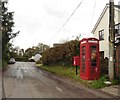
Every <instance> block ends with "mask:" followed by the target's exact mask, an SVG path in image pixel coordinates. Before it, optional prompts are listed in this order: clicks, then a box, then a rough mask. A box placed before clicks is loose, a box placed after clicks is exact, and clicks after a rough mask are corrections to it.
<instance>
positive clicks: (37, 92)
mask: <svg viewBox="0 0 120 100" xmlns="http://www.w3.org/2000/svg"><path fill="white" fill-rule="evenodd" d="M63 81H64V82H63ZM65 82H66V83H65ZM69 83H70V84H69ZM3 86H4V91H3V92H4V93H5V94H4V96H5V97H6V98H110V97H111V96H109V95H106V94H104V93H101V92H96V91H94V90H91V89H86V88H84V87H82V86H78V85H76V84H75V83H74V82H73V83H72V81H71V80H69V79H67V78H64V79H63V78H60V77H57V76H54V75H53V74H50V73H49V74H48V73H47V72H45V71H43V70H40V69H37V68H36V67H35V63H33V62H16V63H15V64H13V65H9V68H8V69H7V70H6V71H5V72H4V74H3Z"/></svg>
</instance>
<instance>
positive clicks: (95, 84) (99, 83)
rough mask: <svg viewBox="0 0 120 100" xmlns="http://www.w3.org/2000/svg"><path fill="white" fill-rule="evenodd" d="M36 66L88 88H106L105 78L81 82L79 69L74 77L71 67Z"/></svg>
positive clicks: (115, 82)
mask: <svg viewBox="0 0 120 100" xmlns="http://www.w3.org/2000/svg"><path fill="white" fill-rule="evenodd" d="M36 66H37V67H38V68H41V69H44V70H46V71H49V72H52V73H55V74H57V75H61V76H65V77H69V78H71V79H74V80H75V81H77V82H80V83H81V84H84V85H85V86H87V87H90V88H95V89H99V88H103V87H105V86H107V85H106V84H105V83H104V82H105V81H107V80H108V77H107V76H105V75H104V76H101V78H100V79H99V80H92V81H89V80H82V79H81V78H80V75H79V74H80V73H79V68H78V74H77V75H76V68H75V67H73V66H60V65H59V66H57V65H56V66H55V65H54V66H43V65H41V64H36ZM113 84H119V83H118V81H117V80H115V81H113Z"/></svg>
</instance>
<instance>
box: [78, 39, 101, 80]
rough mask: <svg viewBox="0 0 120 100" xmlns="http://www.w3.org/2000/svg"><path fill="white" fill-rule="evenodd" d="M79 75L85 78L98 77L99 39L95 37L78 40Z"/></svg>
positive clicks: (93, 78) (92, 78)
mask: <svg viewBox="0 0 120 100" xmlns="http://www.w3.org/2000/svg"><path fill="white" fill-rule="evenodd" d="M80 77H81V78H82V79H85V80H95V79H99V78H100V54H99V40H98V39H96V38H84V39H82V40H81V41H80Z"/></svg>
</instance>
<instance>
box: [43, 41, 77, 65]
mask: <svg viewBox="0 0 120 100" xmlns="http://www.w3.org/2000/svg"><path fill="white" fill-rule="evenodd" d="M76 55H79V41H77V40H74V41H73V40H72V41H69V42H67V43H64V44H60V45H58V46H55V47H53V48H50V49H48V50H46V51H44V52H43V53H42V62H43V64H44V65H54V64H62V65H72V57H73V56H76Z"/></svg>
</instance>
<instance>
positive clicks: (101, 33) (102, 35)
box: [99, 29, 104, 41]
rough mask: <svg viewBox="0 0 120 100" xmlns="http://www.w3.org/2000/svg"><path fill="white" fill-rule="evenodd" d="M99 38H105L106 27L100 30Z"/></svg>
mask: <svg viewBox="0 0 120 100" xmlns="http://www.w3.org/2000/svg"><path fill="white" fill-rule="evenodd" d="M99 40H100V41H102V40H104V29H102V30H100V31H99Z"/></svg>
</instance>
